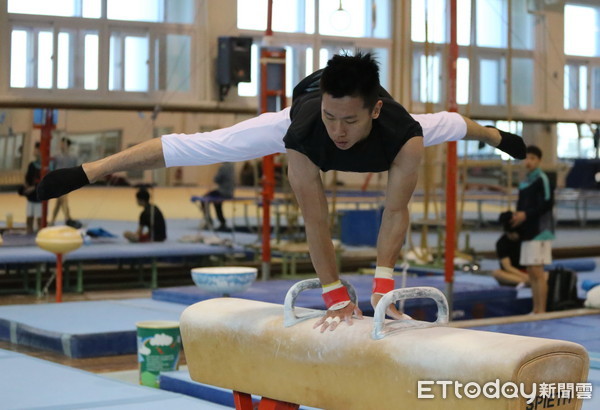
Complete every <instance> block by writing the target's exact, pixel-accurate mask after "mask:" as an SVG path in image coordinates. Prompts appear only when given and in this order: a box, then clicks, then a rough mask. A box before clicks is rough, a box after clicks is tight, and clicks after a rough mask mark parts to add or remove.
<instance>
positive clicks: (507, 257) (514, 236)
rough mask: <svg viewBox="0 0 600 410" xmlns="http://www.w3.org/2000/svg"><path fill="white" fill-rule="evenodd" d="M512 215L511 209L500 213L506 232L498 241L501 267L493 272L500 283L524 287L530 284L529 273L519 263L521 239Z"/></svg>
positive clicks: (498, 255)
mask: <svg viewBox="0 0 600 410" xmlns="http://www.w3.org/2000/svg"><path fill="white" fill-rule="evenodd" d="M512 216H513V213H512V212H511V211H507V212H502V213H501V214H500V218H499V220H500V223H501V224H502V226H503V228H504V234H503V235H502V236H501V237H500V238H499V239H498V241H497V242H496V255H497V257H498V261H499V262H500V268H499V269H496V270H495V271H494V272H493V276H494V278H495V279H496V280H497V281H498V283H499V284H500V285H503V286H516V287H517V288H522V287H525V286H528V285H529V275H528V274H527V269H526V268H525V267H524V266H522V265H521V264H520V263H519V260H520V257H521V240H520V238H519V232H518V230H517V229H515V228H514V227H513V226H511V220H512Z"/></svg>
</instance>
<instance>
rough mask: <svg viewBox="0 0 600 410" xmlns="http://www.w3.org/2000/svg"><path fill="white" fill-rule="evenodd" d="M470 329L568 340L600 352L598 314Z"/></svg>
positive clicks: (599, 318)
mask: <svg viewBox="0 0 600 410" xmlns="http://www.w3.org/2000/svg"><path fill="white" fill-rule="evenodd" d="M470 329H475V330H487V331H490V332H499V333H509V334H513V335H521V336H534V337H544V338H548V339H560V340H568V341H570V342H575V343H579V344H580V345H582V346H583V347H585V348H586V349H587V350H588V352H596V353H595V354H598V353H600V332H599V330H598V329H600V315H584V316H574V317H569V318H560V319H549V320H535V321H531V322H521V323H507V324H500V325H489V326H479V327H473V328H470ZM596 357H598V356H596ZM599 394H600V393H599Z"/></svg>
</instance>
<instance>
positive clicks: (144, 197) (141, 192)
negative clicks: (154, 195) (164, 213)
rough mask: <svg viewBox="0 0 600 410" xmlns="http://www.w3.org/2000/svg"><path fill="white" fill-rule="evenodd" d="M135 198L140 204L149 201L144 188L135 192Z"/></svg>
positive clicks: (147, 193) (148, 195) (148, 194)
mask: <svg viewBox="0 0 600 410" xmlns="http://www.w3.org/2000/svg"><path fill="white" fill-rule="evenodd" d="M135 197H136V198H137V199H138V201H142V202H149V201H150V193H149V192H148V191H147V190H146V188H140V189H139V190H138V191H137V192H136V194H135Z"/></svg>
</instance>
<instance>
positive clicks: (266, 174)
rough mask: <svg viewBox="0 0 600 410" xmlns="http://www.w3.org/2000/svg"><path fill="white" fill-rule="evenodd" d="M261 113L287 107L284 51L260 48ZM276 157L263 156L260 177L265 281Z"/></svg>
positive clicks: (263, 274)
mask: <svg viewBox="0 0 600 410" xmlns="http://www.w3.org/2000/svg"><path fill="white" fill-rule="evenodd" d="M269 64H276V65H277V64H281V65H283V69H282V70H279V71H278V70H271V71H270V70H268V68H267V66H268V65H269ZM273 72H279V74H280V75H281V78H280V79H279V81H272V82H269V81H267V78H268V76H269V73H271V75H273ZM260 74H261V75H260V77H261V84H260V87H261V92H260V112H261V113H265V112H268V111H273V110H281V109H283V108H285V106H286V99H285V98H286V96H285V50H284V49H268V48H263V49H261V51H260ZM271 83H272V84H278V85H279V86H278V88H276V89H269V84H271ZM274 158H275V155H267V156H265V157H263V177H262V186H263V190H262V202H263V222H262V255H261V259H262V265H263V272H262V279H263V280H267V279H268V278H269V275H270V263H271V202H272V201H273V198H274V197H275V161H274Z"/></svg>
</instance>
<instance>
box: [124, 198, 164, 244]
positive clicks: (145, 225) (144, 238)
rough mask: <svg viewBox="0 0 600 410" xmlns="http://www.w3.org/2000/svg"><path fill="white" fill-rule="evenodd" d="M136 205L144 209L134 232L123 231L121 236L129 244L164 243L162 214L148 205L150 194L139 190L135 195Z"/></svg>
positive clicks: (152, 205)
mask: <svg viewBox="0 0 600 410" xmlns="http://www.w3.org/2000/svg"><path fill="white" fill-rule="evenodd" d="M135 198H136V199H137V204H138V205H139V206H141V207H142V208H144V210H143V211H142V213H141V214H140V222H139V225H138V229H137V231H135V232H131V231H125V232H124V233H123V236H124V237H125V238H127V240H128V241H129V242H164V240H165V239H167V227H166V224H165V218H164V217H163V214H162V212H161V211H160V209H158V207H157V206H156V205H154V204H151V203H150V193H149V192H148V191H147V190H146V189H145V188H140V189H139V190H138V191H137V192H136V194H135Z"/></svg>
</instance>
